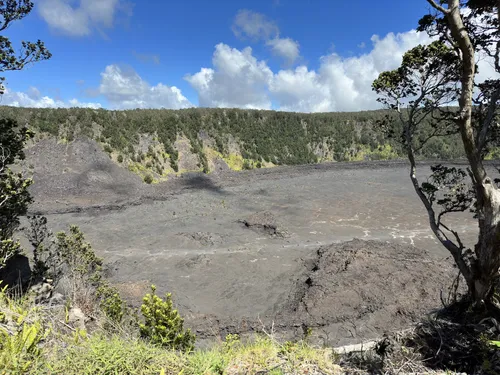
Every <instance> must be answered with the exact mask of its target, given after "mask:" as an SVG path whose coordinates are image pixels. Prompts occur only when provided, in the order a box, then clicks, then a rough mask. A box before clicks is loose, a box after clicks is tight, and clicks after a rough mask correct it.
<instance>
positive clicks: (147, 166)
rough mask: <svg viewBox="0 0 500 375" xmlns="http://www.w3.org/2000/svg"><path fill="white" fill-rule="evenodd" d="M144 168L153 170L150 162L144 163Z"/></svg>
mask: <svg viewBox="0 0 500 375" xmlns="http://www.w3.org/2000/svg"><path fill="white" fill-rule="evenodd" d="M146 168H147V169H151V168H153V164H151V162H150V161H148V162H147V163H146Z"/></svg>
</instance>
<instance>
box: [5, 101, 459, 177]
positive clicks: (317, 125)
mask: <svg viewBox="0 0 500 375" xmlns="http://www.w3.org/2000/svg"><path fill="white" fill-rule="evenodd" d="M0 113H1V115H2V116H5V117H13V118H15V119H17V120H18V121H19V123H20V124H21V125H28V126H30V127H31V128H33V129H34V130H35V131H36V133H37V138H36V139H35V143H37V142H39V141H40V140H42V139H45V138H50V139H52V140H53V141H54V142H57V143H58V144H68V143H71V142H73V141H74V140H75V139H78V138H82V137H87V138H90V139H91V140H94V141H96V142H97V143H98V144H99V145H100V147H101V148H102V149H103V150H104V151H105V152H106V153H108V155H109V156H110V158H111V159H112V160H114V161H115V162H116V163H117V164H119V165H121V166H123V167H124V168H126V169H128V170H130V171H132V172H135V173H137V174H139V175H140V176H141V177H142V178H143V179H145V180H146V181H148V182H154V181H161V180H164V179H168V178H169V176H171V175H173V174H179V173H183V172H189V171H204V172H207V173H208V172H214V171H217V170H221V169H227V168H230V169H233V170H241V169H252V168H262V167H271V166H274V165H281V164H288V165H296V164H308V163H317V162H322V161H350V160H382V159H395V158H399V157H404V154H403V152H402V150H401V148H400V146H399V145H398V142H396V141H395V140H394V139H391V138H388V137H386V136H385V133H383V132H382V131H381V130H380V129H379V128H378V127H377V122H378V121H379V120H381V119H382V118H384V117H385V116H386V115H387V112H385V111H369V112H355V113H320V114H303V113H290V112H275V111H259V110H239V109H203V108H197V109H187V110H177V111H174V110H133V111H106V110H93V109H82V108H71V109H31V108H13V107H0ZM391 126H393V127H394V128H396V129H395V130H396V134H397V127H398V124H397V123H396V122H394V123H393V124H391ZM461 154H462V150H461V147H460V144H459V142H458V139H457V138H455V137H449V138H447V139H438V140H435V141H433V142H430V143H429V145H428V147H426V148H424V149H422V151H421V155H420V156H421V157H422V158H440V159H447V158H456V157H459V156H461Z"/></svg>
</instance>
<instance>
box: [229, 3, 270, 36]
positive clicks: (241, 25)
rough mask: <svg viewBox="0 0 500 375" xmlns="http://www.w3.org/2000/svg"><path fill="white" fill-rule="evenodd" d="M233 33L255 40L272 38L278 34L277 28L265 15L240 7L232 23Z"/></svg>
mask: <svg viewBox="0 0 500 375" xmlns="http://www.w3.org/2000/svg"><path fill="white" fill-rule="evenodd" d="M233 32H234V35H236V36H237V37H240V38H245V37H247V38H250V39H253V40H255V41H258V40H262V39H263V40H269V39H274V38H276V37H277V36H278V35H279V32H280V31H279V28H278V26H277V25H276V23H274V22H273V21H271V20H270V19H268V18H267V17H266V16H265V15H263V14H260V13H257V12H253V11H251V10H247V9H242V10H240V11H238V13H237V14H236V17H235V18H234V23H233Z"/></svg>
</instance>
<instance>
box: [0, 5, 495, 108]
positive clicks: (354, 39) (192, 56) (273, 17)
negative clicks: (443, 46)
mask: <svg viewBox="0 0 500 375" xmlns="http://www.w3.org/2000/svg"><path fill="white" fill-rule="evenodd" d="M34 2H35V8H34V10H33V11H32V13H31V14H30V15H28V16H27V17H26V18H24V19H23V20H21V21H17V22H15V23H13V24H12V25H11V26H10V27H9V28H8V29H7V30H6V31H5V32H4V33H5V34H4V36H6V37H9V38H10V39H11V40H12V41H13V43H14V45H16V46H19V45H20V42H21V41H22V40H30V41H34V40H37V39H41V40H42V41H44V42H45V45H46V47H47V48H48V49H49V50H50V51H51V52H52V54H53V57H52V58H51V59H50V60H48V61H43V62H39V63H36V64H33V65H31V66H29V67H27V68H26V69H25V70H23V71H18V72H6V73H5V76H6V78H7V83H6V89H7V90H6V93H5V94H4V96H3V98H2V103H1V104H3V105H15V106H23V107H75V106H80V107H91V108H107V109H134V108H170V109H179V108H188V107H198V106H199V107H230V108H234V107H237V108H249V109H253V108H256V109H276V110H284V111H296V112H329V111H359V110H367V109H376V108H379V104H378V103H377V102H376V96H375V94H374V93H373V92H372V90H371V83H372V81H373V80H374V79H375V78H376V77H377V76H378V74H380V73H381V72H383V71H385V70H389V69H394V68H397V67H398V66H399V64H400V63H401V59H402V55H403V53H404V52H405V51H407V50H408V49H410V48H412V47H414V46H416V45H418V44H425V43H429V42H430V39H429V37H428V36H427V35H426V34H423V33H417V32H416V31H415V28H416V26H417V24H418V20H419V18H420V17H421V16H422V15H424V14H426V13H427V12H428V11H429V6H428V4H427V2H426V1H425V0H406V1H393V0H378V1H373V0H352V1H342V2H340V1H332V0H314V1H303V0H251V1H250V0H212V1H207V0H182V1H165V0H149V1H145V0H142V1H139V0H135V1H131V0H36V1H34ZM480 68H481V66H480ZM482 74H483V75H484V76H485V77H486V76H488V75H490V74H493V70H492V69H491V67H488V66H485V68H484V69H482Z"/></svg>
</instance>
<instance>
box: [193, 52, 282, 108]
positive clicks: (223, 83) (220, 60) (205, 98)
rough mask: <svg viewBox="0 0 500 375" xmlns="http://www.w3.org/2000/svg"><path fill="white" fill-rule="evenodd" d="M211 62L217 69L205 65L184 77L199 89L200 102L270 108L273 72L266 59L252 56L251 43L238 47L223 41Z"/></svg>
mask: <svg viewBox="0 0 500 375" xmlns="http://www.w3.org/2000/svg"><path fill="white" fill-rule="evenodd" d="M212 63H213V66H214V69H211V68H202V69H201V70H200V71H199V72H198V73H196V74H194V75H188V76H186V77H185V79H186V80H187V81H188V82H189V83H190V84H191V86H192V87H193V88H194V89H195V90H196V91H197V92H198V98H199V104H200V106H202V107H239V108H259V109H270V108H271V100H270V99H269V96H268V94H267V87H268V86H269V84H270V82H271V80H272V76H273V73H272V71H271V69H269V67H268V66H267V64H266V63H265V62H263V61H257V59H256V58H255V57H254V56H252V49H251V48H250V47H247V48H245V49H243V50H242V51H239V50H237V49H236V48H231V47H229V46H228V45H226V44H223V43H220V44H218V45H217V46H216V47H215V52H214V55H213V58H212Z"/></svg>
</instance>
